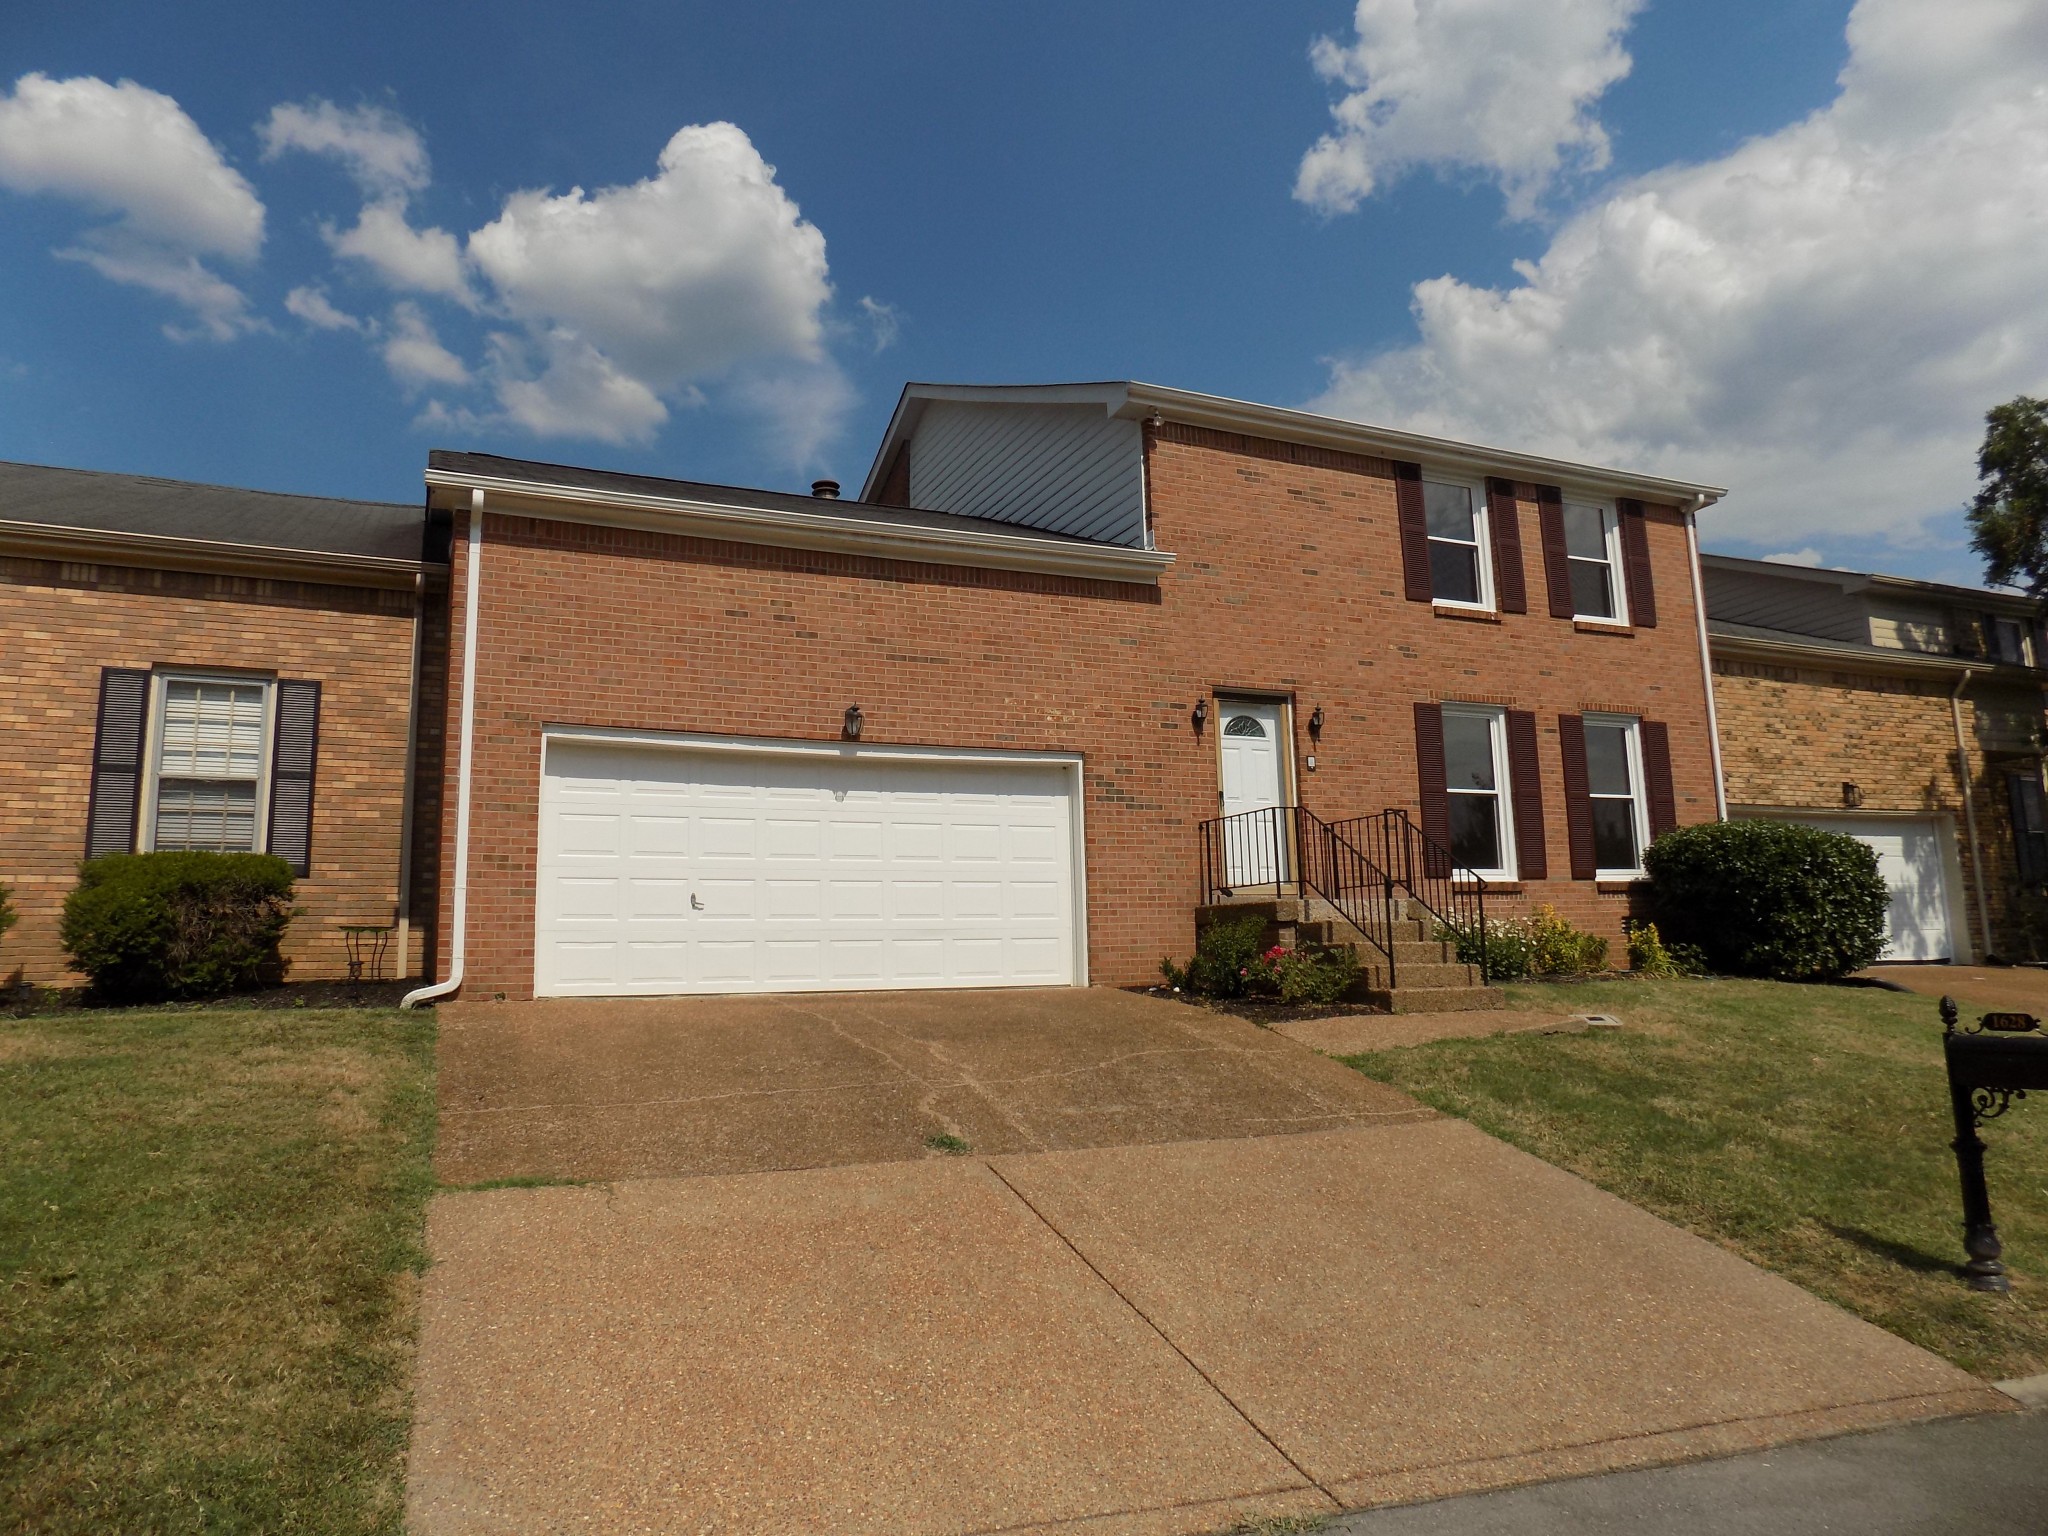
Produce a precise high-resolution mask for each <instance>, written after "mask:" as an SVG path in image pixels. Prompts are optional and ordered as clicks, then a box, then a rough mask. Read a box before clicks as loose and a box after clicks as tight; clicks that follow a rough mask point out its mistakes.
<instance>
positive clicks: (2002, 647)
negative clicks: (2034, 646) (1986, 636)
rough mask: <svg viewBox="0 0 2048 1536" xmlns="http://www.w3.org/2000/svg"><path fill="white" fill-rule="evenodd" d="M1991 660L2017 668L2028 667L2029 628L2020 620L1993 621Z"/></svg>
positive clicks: (1995, 619) (1998, 619) (1997, 619)
mask: <svg viewBox="0 0 2048 1536" xmlns="http://www.w3.org/2000/svg"><path fill="white" fill-rule="evenodd" d="M1991 659H1992V660H1994V661H2002V662H2005V663H2007V664H2008V665H2011V666H2015V667H2024V666H2027V665H2028V664H2029V663H2028V660H2027V626H2026V625H2024V624H2022V623H2021V622H2020V621H2019V620H2018V619H2000V618H1994V619H1992V621H1991Z"/></svg>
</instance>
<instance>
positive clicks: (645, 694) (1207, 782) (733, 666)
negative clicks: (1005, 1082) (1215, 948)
mask: <svg viewBox="0 0 2048 1536" xmlns="http://www.w3.org/2000/svg"><path fill="white" fill-rule="evenodd" d="M1148 453H1149V457H1150V461H1149V464H1148V472H1149V485H1150V494H1151V498H1152V516H1153V525H1154V531H1155V539H1156V542H1157V543H1158V544H1159V546H1160V547H1161V548H1164V549H1170V550H1174V551H1177V552H1178V553H1179V555H1180V559H1179V560H1178V561H1177V563H1176V564H1175V565H1174V566H1173V568H1172V569H1171V570H1170V571H1169V572H1168V573H1167V574H1166V576H1165V577H1164V579H1163V580H1162V582H1161V583H1160V585H1159V587H1157V588H1156V589H1155V588H1149V587H1139V586H1125V585H1118V584H1109V583H1101V582H1081V581H1072V580H1064V579H1059V578H1052V577H1039V576H1031V575H1024V574H1019V573H1011V572H1000V571H984V570H966V569H945V568H937V567H931V566H917V565H909V564H898V563H894V562H885V561H876V560H866V559H857V558H851V557H842V556H835V555H827V554H822V553H814V552H806V551H796V550H774V549H761V548H747V547H741V546H734V545H723V544H717V543H711V542H707V541H703V540H696V539H682V538H671V537H666V536H662V535H657V534H650V533H642V532H637V531H631V530H623V529H607V528H593V527H584V526H579V525H574V524H566V523H554V522H547V521H542V520H537V519H533V518H528V517H521V516H501V515H498V514H495V513H492V514H489V515H488V517H487V521H486V529H485V532H486V545H485V554H484V586H483V604H482V618H481V623H480V645H479V684H480V686H479V694H478V698H479V705H478V711H477V727H476V733H477V756H476V765H475V772H476V785H475V792H474V800H473V804H472V812H471V814H472V817H473V821H474V829H473V834H472V846H471V853H470V859H471V886H470V918H469V936H468V944H469V974H468V986H467V987H466V988H465V991H466V992H467V993H468V995H470V996H472V997H475V996H489V995H491V994H493V993H496V992H503V993H505V994H506V995H507V996H508V997H515V998H516V997H523V996H526V995H528V994H529V992H530V989H531V985H532V972H533V954H532V949H533V921H534V912H533V900H534V866H535V850H536V836H537V819H538V810H537V804H536V797H537V792H538V780H539V757H540V733H541V727H542V725H543V724H545V723H573V724H579V725H590V726H604V727H617V728H637V729H647V730H688V731H694V732H706V733H718V734H722V733H731V734H739V735H752V736H770V737H786V738H800V739H812V740H830V739H833V738H835V737H836V735H837V733H838V729H839V723H840V716H841V712H842V711H843V710H844V709H845V707H846V705H847V704H848V703H850V702H853V701H855V700H858V701H859V703H860V705H861V708H862V711H863V712H864V714H865V716H866V720H867V726H866V731H865V735H864V739H865V740H868V741H872V742H892V743H897V742H900V743H918V744H928V745H949V746H963V747H1006V748H1025V749H1031V750H1041V751H1066V752H1078V753H1080V754H1081V755H1082V756H1083V757H1084V759H1085V761H1086V779H1087V803H1086V821H1087V846H1088V870H1087V892H1088V908H1089V910H1088V932H1089V947H1090V956H1089V960H1090V972H1091V978H1092V980H1094V981H1095V982H1097V983H1104V984H1130V983H1140V982H1144V981H1148V980H1150V979H1152V978H1153V977H1154V976H1155V975H1156V974H1157V970H1158V964H1159V960H1160V958H1161V957H1162V956H1163V955H1166V954H1169V953H1174V954H1180V953H1184V952H1185V951H1186V950H1187V948H1188V947H1189V945H1190V944H1191V943H1192V941H1193V926H1194V925H1193V902H1194V897H1195V894H1196V892H1195V889H1194V887H1195V883H1196V874H1195V839H1196V833H1195V828H1196V826H1197V824H1198V823H1199V822H1200V821H1201V820H1203V819H1204V818H1206V817H1209V816H1213V815H1214V814H1216V806H1217V777H1216V775H1217V757H1216V737H1215V730H1214V727H1213V726H1212V727H1211V729H1210V731H1209V732H1208V733H1206V734H1205V735H1204V736H1202V737H1200V738H1197V737H1196V736H1195V735H1194V733H1193V731H1192V730H1191V728H1190V725H1189V719H1188V717H1189V712H1190V711H1191V710H1192V708H1193V706H1194V704H1195V701H1196V700H1197V699H1198V698H1201V697H1204V696H1206V695H1208V694H1210V693H1211V692H1212V691H1215V690H1224V691H1229V690H1244V691H1248V692H1263V693H1274V694H1284V695H1289V696H1291V697H1292V698H1294V699H1295V700H1296V702H1297V709H1296V712H1295V714H1296V724H1295V733H1296V738H1297V739H1296V742H1295V749H1296V755H1297V760H1298V759H1299V756H1300V754H1302V753H1304V752H1305V751H1306V750H1307V733H1306V726H1305V721H1306V718H1307V715H1308V713H1309V711H1310V710H1311V709H1313V708H1314V707H1315V706H1316V705H1317V704H1321V705H1322V707H1323V709H1324V712H1325V716H1326V719H1327V722H1328V723H1327V726H1326V728H1325V730H1324V733H1323V738H1322V744H1321V747H1320V749H1319V752H1318V760H1319V763H1320V767H1319V770H1318V771H1317V772H1316V773H1315V774H1313V775H1308V774H1303V775H1302V776H1301V779H1300V783H1301V786H1302V795H1303V798H1304V800H1305V802H1306V803H1307V804H1308V805H1310V806H1311V807H1313V808H1314V809H1316V810H1317V811H1319V812H1320V813H1321V814H1323V815H1325V816H1328V817H1331V818H1333V819H1334V818H1336V817H1338V816H1344V815H1354V814H1358V813H1361V812H1364V811H1368V810H1378V809H1380V808H1382V807H1384V806H1388V805H1400V806H1406V807H1408V808H1409V809H1410V810H1411V811H1412V810H1415V809H1417V805H1416V799H1417V788H1416V776H1415V746H1414V724H1413V706H1414V703H1415V702H1416V701H1417V700H1422V699H1437V698H1444V699H1467V700H1473V701H1477V702H1488V703H1506V704H1511V705H1513V706H1514V707H1516V708H1521V709H1530V710H1534V711H1535V712H1536V713H1537V714H1538V716H1539V727H1540V751H1541V754H1542V766H1543V784H1544V799H1545V809H1546V819H1547V823H1548V827H1547V832H1548V844H1549V857H1550V868H1551V869H1552V871H1553V872H1555V873H1558V874H1560V875H1562V874H1564V873H1565V872H1566V871H1568V869H1569V863H1568V855H1567V847H1566V831H1565V813H1564V804H1563V800H1562V790H1561V782H1562V781H1561V772H1562V770H1561V768H1560V763H1559V757H1558V746H1557V719H1556V717H1557V715H1558V714H1559V713H1561V712H1577V711H1580V710H1584V709H1612V710H1621V711H1626V712H1629V713H1636V714H1641V715H1643V716H1645V717H1646V718H1650V719H1656V720H1663V721H1665V722H1667V723H1668V724H1669V726H1670V730H1671V749H1672V759H1673V768H1674V776H1675V781H1676V790H1677V797H1678V809H1679V817H1680V819H1681V820H1682V821H1699V820H1707V819H1711V818H1712V817H1713V815H1714V813H1715V809H1714V793H1713V779H1712V768H1711V758H1710V754H1709V750H1708V738H1707V724H1706V708H1705V688H1704V680H1703V677H1702V674H1701V669H1700V658H1699V651H1698V639H1697V630H1696V628H1695V621H1694V611H1693V603H1692V588H1691V581H1690V576H1689V567H1688V561H1687V553H1686V541H1685V532H1684V525H1683V522H1682V520H1681V518H1680V517H1679V516H1678V515H1677V514H1676V513H1675V512H1673V511H1670V510H1668V509H1659V508H1652V509H1651V513H1650V543H1651V557H1652V561H1653V565H1654V570H1655V578H1656V586H1657V606H1658V614H1659V617H1660V620H1661V627H1660V628H1657V629H1654V630H1638V631H1635V632H1633V633H1630V634H1620V635H1616V634H1589V633H1583V632H1580V631H1577V630H1575V628H1574V626H1573V625H1572V624H1571V623H1570V621H1567V620H1558V619H1552V618H1550V617H1548V616H1547V614H1536V613H1532V614H1528V615H1507V616H1505V617H1504V618H1502V619H1501V620H1500V621H1499V622H1496V623H1475V622H1472V621H1469V620H1457V619H1450V618H1440V617H1437V616H1436V614H1435V613H1434V611H1433V610H1432V608H1431V607H1430V606H1429V605H1427V604H1418V603H1409V602H1406V601H1404V600H1403V599H1402V597H1401V595H1400V594H1401V569H1400V550H1399V544H1398V540H1397V538H1396V534H1395V522H1394V518H1395V512H1394V497H1393V486H1392V480H1391V478H1390V475H1391V471H1390V469H1389V467H1388V466H1387V465H1386V464H1385V463H1384V462H1382V461H1379V460H1375V459H1366V458H1360V457H1357V456H1354V455H1345V454H1339V453H1334V452H1330V451H1326V450H1320V449H1300V448H1295V447H1292V446H1290V445H1286V444H1279V443H1270V442H1263V441H1259V440H1251V439H1243V438H1237V437H1232V436H1228V435H1225V434H1218V433H1211V432H1204V431H1196V430H1194V429H1187V428H1181V427H1178V426H1174V425H1171V424H1169V425H1168V426H1166V427H1165V428H1163V429H1162V430H1161V432H1160V433H1159V434H1158V440H1157V441H1156V442H1149V443H1148ZM1523 493H1524V495H1525V498H1526V499H1525V501H1524V503H1523V505H1522V507H1521V514H1522V520H1523V527H1522V542H1523V548H1524V559H1525V563H1526V568H1527V571H1528V585H1529V589H1530V592H1531V595H1532V598H1534V599H1535V601H1534V602H1533V603H1532V606H1535V607H1539V608H1540V607H1542V606H1543V604H1542V601H1541V595H1542V592H1543V578H1542V567H1541V540H1540V538H1539V536H1538V531H1537V527H1536V508H1535V502H1534V489H1533V487H1527V486H1525V487H1523ZM461 532H462V530H461V528H460V526H459V523H458V538H457V543H456V564H455V569H454V573H453V581H454V583H455V586H454V591H455V594H456V601H455V602H454V603H453V604H452V605H451V606H452V608H453V609H454V610H455V614H454V618H455V627H456V633H455V634H454V636H453V637H452V639H451V642H450V654H451V656H453V657H454V658H456V664H457V665H458V666H459V658H460V656H461V646H462V639H461V634H460V624H461V612H460V610H461V600H460V598H461V591H462V582H463V581H464V579H465V568H464V564H463V561H464V559H465V545H464V541H463V540H462V538H461V536H460V535H461ZM459 709H460V691H459V688H451V689H450V698H449V704H448V711H449V712H448V722H449V724H448V732H449V737H450V739H451V741H452V740H453V738H454V733H455V722H456V721H457V719H458V711H459ZM453 758H454V754H453V753H452V752H451V753H450V762H449V769H450V773H451V778H450V781H449V782H450V786H451V788H450V796H451V798H450V802H449V803H450V804H451V806H452V803H453V801H452V793H453V791H452V784H453V779H452V774H453V771H454V768H455V763H454V761H453ZM453 820H454V818H453V816H452V815H450V816H448V817H447V818H446V823H447V826H446V832H445V835H446V837H447V838H448V839H449V841H448V843H447V844H446V845H445V846H444V850H443V858H444V861H448V862H451V863H452V852H453V845H452V837H453ZM450 894H451V893H447V892H444V893H443V901H442V911H443V915H444V918H445V916H446V915H447V912H448V898H449V895H450ZM1514 900H1519V901H1520V902H1521V903H1522V904H1523V905H1524V906H1526V905H1527V904H1528V903H1531V902H1534V901H1551V902H1554V903H1556V904H1557V905H1558V906H1559V907H1560V909H1562V910H1563V911H1564V912H1565V913H1566V914H1567V915H1568V916H1570V917H1571V918H1573V920H1575V921H1577V922H1580V923H1582V924H1587V925H1590V926H1593V927H1596V928H1598V929H1599V930H1600V931H1602V932H1604V933H1607V934H1609V935H1611V936H1615V937H1618V936H1619V932H1620V922H1621V918H1622V915H1623V913H1624V911H1625V910H1626V901H1627V897H1626V894H1625V893H1621V892H1615V893H1602V892H1598V891H1596V890H1595V889H1594V887H1593V885H1592V884H1591V883H1590V882H1586V883H1574V882H1572V881H1570V880H1568V879H1563V878H1560V879H1555V880H1551V881H1548V882H1543V883H1539V884H1532V885H1531V886H1530V887H1529V888H1528V890H1527V891H1526V892H1525V893H1523V895H1522V896H1521V897H1519V898H1512V899H1510V901H1509V902H1507V903H1504V905H1508V906H1510V907H1512V905H1513V901H1514ZM1617 958H1618V956H1617Z"/></svg>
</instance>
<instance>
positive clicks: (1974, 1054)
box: [1941, 997, 2048, 1291]
mask: <svg viewBox="0 0 2048 1536" xmlns="http://www.w3.org/2000/svg"><path fill="white" fill-rule="evenodd" d="M1941 1023H1942V1036H1941V1046H1942V1052H1943V1054H1944V1055H1946V1056H1947V1058H1948V1097H1949V1106H1950V1108H1951V1109H1952V1110H1953V1111H1954V1112H1955V1117H1956V1139H1955V1140H1954V1141H1953V1142H1951V1143H1950V1145H1951V1146H1953V1147H1954V1148H1955V1149H1956V1170H1957V1172H1958V1173H1960V1174H1961V1175H1962V1180H1963V1247H1964V1248H1965V1249H1967V1250H1968V1251H1969V1255H1970V1262H1969V1263H1967V1264H1965V1265H1964V1266H1963V1274H1964V1275H1965V1276H1967V1277H1968V1279H1969V1282H1970V1286H1971V1288H1972V1289H1973V1290H1979V1291H2009V1290H2011V1289H2012V1282H2011V1281H2010V1280H2008V1279H2006V1277H2005V1265H2003V1264H2002V1263H2000V1262H1999V1255H2000V1254H2002V1253H2003V1252H2004V1251H2005V1250H2004V1249H2003V1248H2002V1247H2001V1246H2000V1244H1999V1241H1998V1229H1997V1228H1996V1227H1995V1226H1993V1225H1992V1224H1991V1195H1990V1193H1989V1191H1987V1190H1986V1189H1985V1187H1984V1141H1983V1138H1981V1137H1980V1136H1978V1134H1977V1127H1978V1126H1980V1125H1982V1124H1983V1123H1984V1122H1985V1121H1986V1120H1996V1119H1997V1118H1998V1117H1999V1116H2000V1115H2002V1114H2004V1113H2005V1112H2006V1111H2007V1110H2008V1109H2010V1108H2011V1107H2012V1101H2013V1100H2014V1099H2024V1098H2025V1097H2026V1096H2027V1090H2028V1089H2029V1088H2043V1089H2048V1034H2043V1033H2042V1032H2041V1021H2040V1020H2039V1019H2037V1018H2035V1017H2034V1016H2033V1015H2032V1014H2027V1013H1987V1014H1985V1015H1984V1016H1983V1018H1981V1019H1979V1020H1978V1021H1977V1022H1976V1023H1975V1024H1973V1025H1971V1026H1970V1027H1969V1029H1968V1030H1958V1029H1957V1028H1956V1000H1955V999H1954V998H1952V997H1944V998H1943V999H1942V1000H1941Z"/></svg>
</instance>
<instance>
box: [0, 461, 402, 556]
mask: <svg viewBox="0 0 2048 1536" xmlns="http://www.w3.org/2000/svg"><path fill="white" fill-rule="evenodd" d="M425 518H426V513H425V509H424V508H423V507H422V506H421V505H418V504H414V505H411V506H408V505H406V504H404V503H402V502H386V501H342V500H338V499H334V498H331V497H326V496H294V495H288V494H285V493H283V492H279V491H251V490H243V489H240V488H239V487H235V486H227V485H200V484H196V483H194V482H192V481H189V480H160V479H157V478H156V477H155V476H152V475H118V474H108V473H104V472H102V471H99V470H89V469H59V468H55V467H53V466H50V465H45V464H13V463H7V462H4V461H0V520H4V521H8V522H17V523H38V524H43V525H46V526H50V527H56V528H90V529H93V530H96V531H98V532H102V533H140V534H153V535H156V536H158V537H164V538H177V539H200V540H205V541H207V542H210V543H218V544H241V545H253V546H257V547H261V548H270V549H286V550H307V551H316V552H319V553H322V554H333V555H367V556H374V557H378V558H382V559H387V560H418V559H419V558H420V549H421V538H422V531H423V528H424V526H425Z"/></svg>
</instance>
